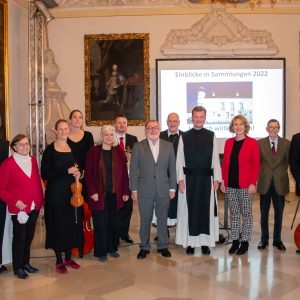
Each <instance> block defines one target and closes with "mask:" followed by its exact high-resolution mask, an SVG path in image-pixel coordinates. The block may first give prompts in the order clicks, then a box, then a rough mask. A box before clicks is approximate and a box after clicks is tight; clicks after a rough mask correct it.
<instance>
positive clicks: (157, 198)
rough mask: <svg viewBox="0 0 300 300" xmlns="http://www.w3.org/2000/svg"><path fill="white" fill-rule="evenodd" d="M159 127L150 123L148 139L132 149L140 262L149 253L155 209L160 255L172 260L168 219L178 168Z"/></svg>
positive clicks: (133, 192) (131, 165)
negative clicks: (138, 225) (160, 134)
mask: <svg viewBox="0 0 300 300" xmlns="http://www.w3.org/2000/svg"><path fill="white" fill-rule="evenodd" d="M159 132H160V130H159V124H158V122H157V121H155V120H151V121H148V122H147V123H146V126H145V134H146V139H144V140H143V141H141V142H139V143H136V144H135V145H134V147H133V152H132V157H131V161H130V189H131V191H132V193H131V196H132V199H133V200H134V201H137V202H138V207H139V212H140V217H141V225H140V239H141V244H140V252H139V253H138V255H137V258H138V259H143V258H145V257H146V256H147V254H149V253H150V248H151V246H150V228H151V219H152V214H153V209H154V207H155V214H156V216H157V233H158V242H157V252H158V253H161V255H162V256H164V257H171V253H170V251H169V250H168V248H167V246H168V243H169V239H168V233H167V231H168V230H167V219H168V210H169V204H170V199H173V198H174V196H175V190H176V167H175V154H174V149H173V146H172V144H171V143H169V142H167V141H164V140H162V139H160V138H159Z"/></svg>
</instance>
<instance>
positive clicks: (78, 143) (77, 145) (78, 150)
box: [67, 109, 94, 258]
mask: <svg viewBox="0 0 300 300" xmlns="http://www.w3.org/2000/svg"><path fill="white" fill-rule="evenodd" d="M69 119H70V121H69V123H70V129H71V131H70V134H69V137H68V140H67V142H68V145H69V146H70V148H71V150H72V153H73V155H74V157H75V159H76V162H77V164H78V166H79V171H80V173H81V177H80V182H81V184H82V195H83V197H84V199H85V201H87V193H86V186H85V182H84V179H83V178H84V165H85V158H86V154H87V152H88V151H89V150H90V148H91V147H93V146H94V138H93V135H92V134H91V133H90V132H89V131H84V130H83V129H82V124H83V115H82V112H81V111H80V110H78V109H75V110H73V111H71V113H70V116H69ZM78 214H81V215H82V216H83V206H81V207H80V208H78ZM78 250H79V257H80V258H82V257H83V245H82V247H79V249H78Z"/></svg>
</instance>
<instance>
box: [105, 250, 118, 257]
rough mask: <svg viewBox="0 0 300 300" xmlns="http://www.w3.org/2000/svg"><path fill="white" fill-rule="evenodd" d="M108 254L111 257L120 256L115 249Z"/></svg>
mask: <svg viewBox="0 0 300 300" xmlns="http://www.w3.org/2000/svg"><path fill="white" fill-rule="evenodd" d="M108 255H109V256H111V257H113V258H118V257H120V254H119V252H117V251H115V252H109V253H108Z"/></svg>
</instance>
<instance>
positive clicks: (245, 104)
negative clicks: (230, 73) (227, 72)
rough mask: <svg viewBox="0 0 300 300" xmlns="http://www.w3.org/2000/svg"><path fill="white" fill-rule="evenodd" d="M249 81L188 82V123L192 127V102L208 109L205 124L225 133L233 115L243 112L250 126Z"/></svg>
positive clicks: (250, 90) (193, 104) (250, 94)
mask: <svg viewBox="0 0 300 300" xmlns="http://www.w3.org/2000/svg"><path fill="white" fill-rule="evenodd" d="M252 86H253V85H252V82H187V83H186V96H187V97H186V103H187V124H188V127H189V128H192V127H193V123H192V120H191V118H192V110H193V108H194V107H195V106H203V107H205V108H206V109H207V120H206V127H207V128H208V129H210V130H212V131H218V134H219V135H220V133H221V132H222V134H225V135H226V133H227V132H228V124H229V123H230V121H231V120H232V118H233V117H234V116H236V115H244V116H245V117H247V120H248V122H249V124H250V126H251V129H253V124H252V123H253V118H252V110H253V99H252V95H253V93H252Z"/></svg>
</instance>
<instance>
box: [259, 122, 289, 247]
mask: <svg viewBox="0 0 300 300" xmlns="http://www.w3.org/2000/svg"><path fill="white" fill-rule="evenodd" d="M279 129H280V124H279V122H278V121H277V120H275V119H271V120H270V121H269V122H268V124H267V128H266V130H267V132H268V134H269V136H267V137H266V138H263V139H261V140H259V149H260V172H259V177H258V183H257V191H258V192H259V193H260V212H261V241H260V243H259V244H258V247H257V248H258V249H259V250H262V249H265V248H266V247H267V246H268V245H269V211H270V205H271V199H272V203H273V207H274V231H273V246H274V247H276V248H277V249H278V250H281V251H284V250H286V248H285V246H284V244H283V242H282V240H281V228H282V216H283V209H284V203H285V199H284V196H285V195H286V194H287V193H288V192H289V190H290V189H289V177H288V166H289V149H290V142H289V141H288V140H287V139H285V138H281V137H280V136H278V132H279Z"/></svg>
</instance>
